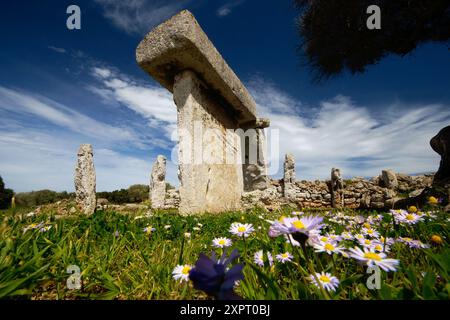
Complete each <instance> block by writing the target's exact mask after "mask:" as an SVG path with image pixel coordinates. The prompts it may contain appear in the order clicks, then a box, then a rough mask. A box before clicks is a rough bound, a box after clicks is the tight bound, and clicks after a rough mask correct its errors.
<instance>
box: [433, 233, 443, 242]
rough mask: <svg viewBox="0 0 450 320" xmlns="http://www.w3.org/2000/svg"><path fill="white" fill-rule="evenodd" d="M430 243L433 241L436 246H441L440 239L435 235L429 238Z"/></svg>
mask: <svg viewBox="0 0 450 320" xmlns="http://www.w3.org/2000/svg"><path fill="white" fill-rule="evenodd" d="M431 241H433V242H434V243H436V244H441V243H442V242H443V241H442V238H441V237H440V236H438V235H436V234H435V235H433V236H432V237H431Z"/></svg>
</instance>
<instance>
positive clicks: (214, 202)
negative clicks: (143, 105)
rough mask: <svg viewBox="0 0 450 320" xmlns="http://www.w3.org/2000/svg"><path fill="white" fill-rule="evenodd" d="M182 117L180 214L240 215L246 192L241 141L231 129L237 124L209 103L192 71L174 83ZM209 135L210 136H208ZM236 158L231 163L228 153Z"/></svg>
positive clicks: (175, 95)
mask: <svg viewBox="0 0 450 320" xmlns="http://www.w3.org/2000/svg"><path fill="white" fill-rule="evenodd" d="M174 101H175V104H176V105H177V111H178V112H177V114H178V132H179V134H178V137H179V149H178V161H179V171H178V175H179V179H180V189H179V190H180V208H179V210H180V212H181V213H184V214H190V213H196V212H223V211H229V210H238V209H240V201H241V196H242V192H243V178H242V164H241V163H242V162H241V161H238V162H237V161H236V160H237V157H240V156H241V145H240V138H239V136H238V135H237V134H236V133H233V132H232V131H231V132H227V129H229V128H231V129H233V128H237V126H238V124H237V123H236V121H235V120H234V119H233V118H232V117H230V116H229V115H228V114H227V113H224V112H223V111H222V110H221V106H220V104H219V103H217V102H216V101H215V100H213V99H211V98H210V95H209V94H208V93H207V91H206V89H205V88H204V86H203V85H202V83H201V81H200V80H199V79H198V77H197V75H196V74H195V73H194V72H192V71H184V72H182V73H180V74H179V75H177V76H176V77H175V85H174ZM208 132H209V133H210V134H208ZM227 146H228V147H229V150H231V152H232V153H233V154H231V155H230V157H231V158H232V159H234V160H233V161H231V163H227V161H226V160H227V159H226V156H227V155H226V153H225V150H226V147H227Z"/></svg>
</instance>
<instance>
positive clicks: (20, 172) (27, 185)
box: [0, 129, 152, 192]
mask: <svg viewBox="0 0 450 320" xmlns="http://www.w3.org/2000/svg"><path fill="white" fill-rule="evenodd" d="M0 132H1V134H0V149H1V150H2V152H1V154H0V168H1V172H0V174H1V175H2V177H3V178H4V180H5V183H6V184H7V186H8V187H10V188H12V189H14V190H15V191H16V192H21V191H31V190H40V189H52V190H56V191H63V190H67V191H73V190H74V181H73V176H74V169H75V164H76V154H77V149H78V147H79V142H80V141H79V139H78V138H77V137H74V136H70V135H67V134H64V133H60V134H58V135H51V134H48V133H43V132H41V131H40V130H29V129H22V130H16V131H15V132H13V133H11V132H5V131H0ZM151 160H152V159H151V157H150V155H149V157H148V159H140V158H136V157H133V156H129V155H125V154H122V153H119V152H116V151H113V150H111V149H106V148H102V145H101V144H94V165H95V169H96V176H97V190H98V191H111V190H115V189H119V188H128V187H129V186H130V185H132V184H136V183H142V184H147V183H148V178H149V173H150V170H151V165H152V164H151Z"/></svg>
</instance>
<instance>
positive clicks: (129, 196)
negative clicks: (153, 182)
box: [97, 184, 149, 204]
mask: <svg viewBox="0 0 450 320" xmlns="http://www.w3.org/2000/svg"><path fill="white" fill-rule="evenodd" d="M148 193H149V186H147V185H144V184H135V185H132V186H130V187H129V188H128V189H120V190H114V191H110V192H108V191H104V192H97V199H99V198H103V199H106V200H108V201H109V202H110V203H115V204H123V203H141V202H143V201H145V200H147V199H148Z"/></svg>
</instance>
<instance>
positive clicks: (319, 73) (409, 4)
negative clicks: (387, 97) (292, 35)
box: [295, 0, 450, 81]
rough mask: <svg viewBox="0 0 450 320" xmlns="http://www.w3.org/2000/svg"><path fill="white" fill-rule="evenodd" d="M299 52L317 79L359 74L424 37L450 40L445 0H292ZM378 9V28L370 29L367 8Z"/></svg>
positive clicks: (410, 48)
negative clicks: (298, 36) (293, 1)
mask: <svg viewBox="0 0 450 320" xmlns="http://www.w3.org/2000/svg"><path fill="white" fill-rule="evenodd" d="M295 3H296V5H297V7H298V8H299V10H300V15H299V18H298V32H299V35H300V38H301V39H302V42H301V45H300V46H299V52H300V54H301V55H304V56H306V58H307V59H306V60H307V64H308V65H309V66H310V67H312V69H313V72H314V73H315V79H316V80H319V81H320V80H323V79H327V78H329V77H331V76H334V75H338V74H340V73H341V72H343V71H344V70H348V71H350V72H351V73H352V74H355V73H362V72H364V71H365V70H366V68H367V66H369V65H373V64H376V63H378V62H379V61H380V60H381V59H382V58H384V57H386V56H387V55H388V54H397V55H400V56H405V55H406V54H408V53H410V52H411V51H413V50H414V49H416V48H417V46H418V45H420V44H421V43H424V42H427V41H445V42H447V43H448V40H449V39H450V1H448V0H433V1H430V0H395V1H394V0H333V1H330V0H295ZM370 5H378V6H379V7H380V9H381V29H379V30H369V29H368V28H367V25H366V22H367V18H368V17H369V16H370V14H367V13H366V10H367V7H368V6H370Z"/></svg>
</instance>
